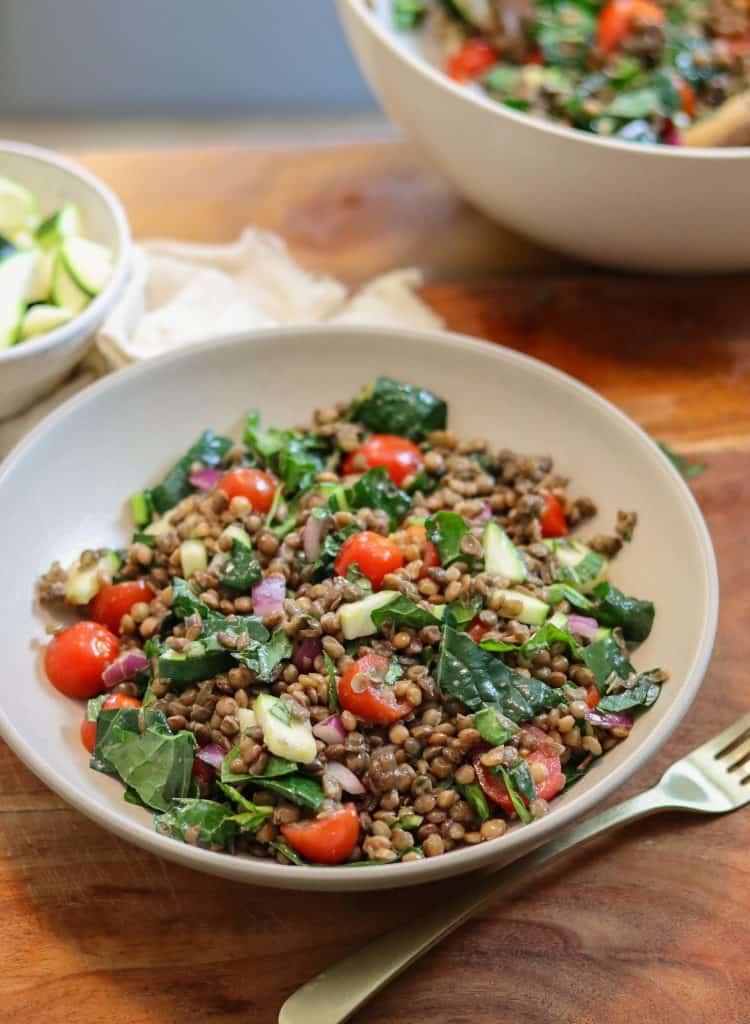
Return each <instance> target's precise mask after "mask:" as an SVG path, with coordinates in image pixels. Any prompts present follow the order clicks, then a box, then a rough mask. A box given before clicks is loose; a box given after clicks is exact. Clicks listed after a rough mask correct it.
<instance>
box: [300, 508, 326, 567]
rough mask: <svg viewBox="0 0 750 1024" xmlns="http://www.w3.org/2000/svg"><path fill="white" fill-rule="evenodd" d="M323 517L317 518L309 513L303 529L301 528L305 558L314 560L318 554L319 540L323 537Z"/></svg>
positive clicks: (324, 522)
mask: <svg viewBox="0 0 750 1024" xmlns="http://www.w3.org/2000/svg"><path fill="white" fill-rule="evenodd" d="M325 525H326V521H325V519H318V517H317V516H313V515H309V516H308V517H307V522H306V523H305V526H304V529H303V530H302V550H303V551H304V552H305V560H306V561H308V562H314V561H315V559H316V558H317V557H318V555H319V554H320V542H321V541H322V539H323V531H324V529H325Z"/></svg>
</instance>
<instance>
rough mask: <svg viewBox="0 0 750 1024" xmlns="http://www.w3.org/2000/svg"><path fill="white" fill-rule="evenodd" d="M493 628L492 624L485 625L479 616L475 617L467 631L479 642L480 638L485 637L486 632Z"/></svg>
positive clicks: (476, 642)
mask: <svg viewBox="0 0 750 1024" xmlns="http://www.w3.org/2000/svg"><path fill="white" fill-rule="evenodd" d="M491 628H492V627H491V626H485V624H484V623H483V622H482V621H481V619H480V618H479V616H477V617H476V618H475V619H472V620H471V622H470V623H469V626H468V629H467V630H466V632H467V633H468V634H469V636H470V637H471V639H472V640H473V641H474V643H475V644H478V643H479V642H480V640H483V639H484V634H485V633H489V631H490V629H491Z"/></svg>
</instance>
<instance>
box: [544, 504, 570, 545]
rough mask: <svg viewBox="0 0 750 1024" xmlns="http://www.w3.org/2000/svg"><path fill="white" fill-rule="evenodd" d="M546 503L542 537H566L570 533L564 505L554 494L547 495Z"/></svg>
mask: <svg viewBox="0 0 750 1024" xmlns="http://www.w3.org/2000/svg"><path fill="white" fill-rule="evenodd" d="M544 502H545V506H546V507H545V509H544V513H543V514H542V520H541V527H542V536H543V537H565V536H566V534H567V532H568V524H567V521H566V519H565V513H564V512H563V507H562V505H561V504H560V502H559V500H558V499H557V498H556V497H555V496H554V494H547V495H545V498H544Z"/></svg>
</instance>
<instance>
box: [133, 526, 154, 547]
mask: <svg viewBox="0 0 750 1024" xmlns="http://www.w3.org/2000/svg"><path fill="white" fill-rule="evenodd" d="M130 543H131V544H145V545H146V547H149V548H155V547H156V534H155V533H144V532H143V530H134V531H133V536H132V538H131V541H130Z"/></svg>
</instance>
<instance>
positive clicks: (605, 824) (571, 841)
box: [279, 786, 674, 1024]
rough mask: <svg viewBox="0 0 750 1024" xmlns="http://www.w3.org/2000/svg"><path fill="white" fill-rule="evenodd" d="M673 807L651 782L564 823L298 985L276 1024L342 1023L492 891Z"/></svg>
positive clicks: (523, 879)
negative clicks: (571, 825)
mask: <svg viewBox="0 0 750 1024" xmlns="http://www.w3.org/2000/svg"><path fill="white" fill-rule="evenodd" d="M672 807H674V804H673V803H672V802H671V801H670V800H669V799H668V798H666V797H665V796H664V794H662V793H661V792H660V790H659V787H658V786H655V787H654V788H653V789H647V790H646V791H645V792H644V793H639V794H638V795H637V796H634V797H631V799H629V800H625V801H624V802H623V803H620V804H617V805H616V806H615V807H610V808H608V809H607V810H606V811H602V812H601V813H600V814H597V815H596V816H595V817H593V818H589V819H588V820H587V821H584V822H582V823H581V824H580V825H576V826H575V827H574V828H571V829H568V830H567V831H566V832H564V833H563V834H562V835H561V836H559V837H557V838H556V839H552V840H550V842H548V843H545V844H544V845H543V846H540V847H538V848H537V849H536V850H533V851H532V852H531V853H529V854H526V855H525V856H524V857H521V858H520V859H519V860H517V861H514V862H513V864H511V865H509V866H508V867H505V868H503V869H501V870H499V871H495V872H493V873H492V874H489V875H482V876H480V877H479V878H475V879H473V880H469V881H467V882H466V883H465V884H464V885H463V886H462V887H461V889H460V891H459V892H458V893H457V894H456V895H455V896H453V897H452V898H451V899H449V900H447V901H445V902H443V903H441V904H440V906H439V907H438V908H437V909H436V910H432V911H430V912H429V913H427V914H425V915H423V916H422V917H419V918H416V919H415V920H414V921H413V922H411V923H410V924H409V925H407V926H404V927H401V928H398V929H396V930H394V931H392V932H390V933H388V934H386V935H384V936H382V937H381V938H378V939H376V940H375V941H374V942H371V943H369V944H368V945H367V946H364V947H363V948H362V949H360V950H358V951H357V952H356V953H352V954H351V956H348V957H345V958H344V959H343V960H340V961H339V962H338V963H336V964H334V966H333V967H330V968H329V969H328V970H326V971H322V972H321V973H320V974H318V975H316V976H315V977H314V978H313V979H312V980H311V981H308V982H307V984H305V985H302V987H301V988H298V989H297V991H296V992H293V993H292V995H291V996H290V997H289V998H288V999H287V1001H286V1002H285V1003H284V1005H283V1006H282V1008H281V1012H280V1013H279V1024H342V1022H343V1021H345V1020H348V1018H349V1017H350V1016H351V1015H352V1014H353V1013H354V1012H355V1011H356V1010H357V1009H359V1007H360V1006H362V1005H363V1003H365V1002H367V1000H368V999H370V998H371V997H372V996H374V995H375V993H376V992H379V991H380V990H381V989H382V988H383V987H384V986H385V985H387V984H388V983H389V982H390V981H392V980H393V978H395V977H397V976H398V975H399V974H401V972H402V971H404V970H406V968H407V967H408V966H409V965H410V964H413V963H414V961H415V960H418V959H419V957H420V956H422V954H423V953H426V952H427V951H428V950H429V949H431V948H432V947H433V946H434V945H435V944H436V943H438V942H440V940H441V939H443V938H445V936H446V935H450V933H451V932H452V931H454V930H455V929H456V928H458V927H459V926H460V925H462V924H463V923H464V921H466V920H468V918H470V917H471V916H472V914H475V913H476V912H477V911H478V910H481V909H482V908H483V907H484V906H485V904H487V903H489V902H490V901H491V900H492V899H494V898H495V897H496V896H498V895H500V894H505V893H508V892H510V891H511V890H512V889H514V888H516V887H517V886H518V885H520V884H521V883H522V882H528V881H529V880H530V878H531V875H532V873H533V872H534V871H537V870H539V869H540V868H542V867H543V866H544V865H546V864H549V863H550V861H552V860H555V859H556V858H557V857H560V856H561V855H562V854H563V853H565V852H566V851H567V850H569V849H571V848H572V847H573V846H577V845H578V844H579V843H585V842H588V841H589V840H590V839H593V838H594V836H599V835H602V834H603V833H605V832H609V831H610V829H614V828H619V827H620V826H621V825H625V824H627V823H628V822H630V821H636V820H637V819H638V818H644V817H646V816H647V815H649V814H654V813H655V812H657V811H661V810H668V809H671V808H672ZM384 870H387V868H386V869H384Z"/></svg>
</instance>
